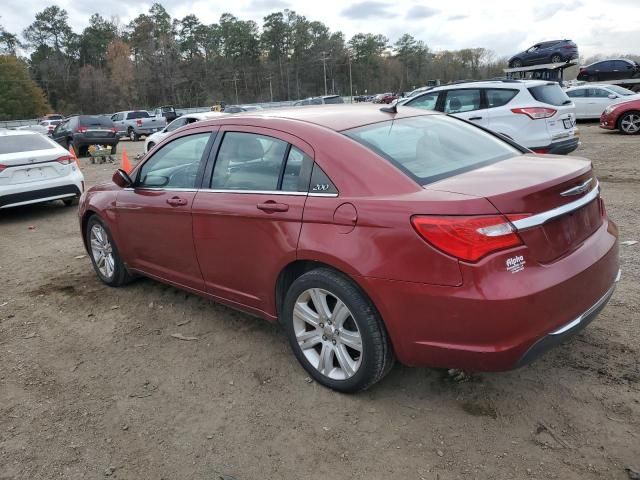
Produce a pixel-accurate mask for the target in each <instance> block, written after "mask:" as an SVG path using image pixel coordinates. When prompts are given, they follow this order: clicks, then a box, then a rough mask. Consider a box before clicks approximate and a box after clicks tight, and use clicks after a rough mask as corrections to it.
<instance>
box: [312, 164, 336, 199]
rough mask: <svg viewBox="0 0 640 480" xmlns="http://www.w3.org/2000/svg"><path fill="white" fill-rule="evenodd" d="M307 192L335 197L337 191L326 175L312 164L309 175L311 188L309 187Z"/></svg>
mask: <svg viewBox="0 0 640 480" xmlns="http://www.w3.org/2000/svg"><path fill="white" fill-rule="evenodd" d="M309 192H310V193H324V194H329V195H337V194H338V189H337V188H336V186H335V185H334V184H333V182H332V181H331V179H330V178H329V177H328V176H327V174H326V173H324V170H322V169H321V168H320V167H319V166H318V165H317V164H314V165H313V172H312V173H311V186H310V187H309Z"/></svg>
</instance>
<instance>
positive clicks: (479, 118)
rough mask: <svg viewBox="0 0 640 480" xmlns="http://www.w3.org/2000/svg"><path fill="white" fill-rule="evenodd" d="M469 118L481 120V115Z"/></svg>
mask: <svg viewBox="0 0 640 480" xmlns="http://www.w3.org/2000/svg"><path fill="white" fill-rule="evenodd" d="M469 120H482V117H471V118H470V119H469Z"/></svg>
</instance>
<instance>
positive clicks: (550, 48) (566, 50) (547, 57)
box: [509, 40, 578, 68]
mask: <svg viewBox="0 0 640 480" xmlns="http://www.w3.org/2000/svg"><path fill="white" fill-rule="evenodd" d="M574 58H578V46H577V45H576V44H575V43H573V42H572V41H571V40H552V41H549V42H541V43H536V44H535V45H534V46H532V47H530V48H528V49H526V50H525V51H524V52H520V53H517V54H515V55H514V56H513V57H511V58H510V59H509V67H511V68H518V67H526V66H530V65H541V64H544V63H560V62H568V61H570V60H573V59H574Z"/></svg>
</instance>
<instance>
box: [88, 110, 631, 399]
mask: <svg viewBox="0 0 640 480" xmlns="http://www.w3.org/2000/svg"><path fill="white" fill-rule="evenodd" d="M79 215H80V225H81V231H82V236H83V239H84V242H85V246H86V248H87V251H88V253H89V255H90V258H91V260H92V262H93V265H94V268H95V271H96V273H97V275H98V277H99V278H100V279H101V280H102V281H103V282H104V283H106V284H107V285H110V286H114V287H117V286H121V285H124V284H125V283H127V282H128V281H130V280H131V279H132V278H133V277H134V276H136V275H143V276H147V277H151V278H154V279H156V280H159V281H162V282H166V283H169V284H171V285H174V286H176V287H179V288H182V289H185V290H188V291H190V292H193V293H196V294H198V295H202V296H205V297H208V298H211V299H213V300H215V301H219V302H221V303H224V304H227V305H229V306H232V307H234V308H238V309H241V310H244V311H246V312H249V313H251V314H253V315H257V316H259V317H262V318H265V319H267V320H269V321H272V322H276V321H279V322H280V323H281V324H282V325H283V327H284V329H285V331H286V333H287V336H288V338H289V342H290V344H291V347H292V349H293V352H294V354H295V355H296V357H297V358H298V360H299V361H300V363H301V364H302V366H303V367H304V368H305V369H306V370H307V371H308V372H309V374H310V375H311V376H312V377H313V378H314V379H315V380H316V381H318V382H319V383H321V384H323V385H325V386H328V387H330V388H333V389H336V390H339V391H343V392H354V391H359V390H363V389H365V388H367V387H369V386H371V385H372V384H374V383H375V382H377V381H378V380H380V379H381V378H382V377H384V375H385V374H386V373H387V372H388V371H389V369H390V368H391V366H392V364H393V361H394V359H398V360H399V361H401V362H403V363H405V364H407V365H415V366H430V367H457V368H466V369H472V370H506V369H511V368H514V367H518V366H521V365H524V364H526V363H528V362H530V361H531V360H533V359H534V358H536V357H537V356H538V355H539V354H540V353H541V352H543V351H544V350H546V349H547V348H549V347H551V346H553V345H556V344H558V343H560V342H561V341H563V340H564V339H566V338H567V337H568V336H570V335H572V334H574V333H575V332H577V331H579V330H580V329H582V328H583V327H584V326H585V325H586V324H587V323H589V322H590V321H591V320H592V319H593V318H594V317H595V316H596V314H597V313H598V312H599V311H600V310H601V309H602V308H603V307H604V305H605V304H606V303H607V301H608V300H609V298H610V296H611V295H612V292H613V289H614V285H615V282H616V281H617V279H618V278H619V269H618V244H617V229H616V226H615V224H614V223H613V222H612V221H611V220H609V218H608V216H607V214H606V212H605V209H604V205H603V202H602V199H601V198H600V189H599V186H598V181H597V179H596V178H595V176H594V173H593V170H592V168H591V162H589V161H588V160H583V159H579V158H567V157H562V156H553V155H535V154H532V153H531V152H530V151H528V150H526V149H524V148H522V147H519V146H518V145H516V144H514V143H512V142H510V141H509V140H507V139H505V138H502V137H500V136H498V135H494V134H492V133H490V132H488V131H486V130H484V129H481V128H479V127H476V126H474V125H471V124H469V123H468V122H465V121H463V120H459V119H457V118H453V117H449V116H447V115H443V114H440V113H436V112H427V111H424V110H418V109H412V108H409V107H406V108H400V109H399V110H394V109H393V108H385V109H382V110H381V109H380V108H378V107H376V106H373V105H365V106H361V105H339V106H338V105H336V106H324V107H317V108H313V109H280V110H275V109H274V110H272V111H265V112H261V113H259V114H250V115H249V114H246V115H242V116H228V117H220V118H218V119H215V120H210V121H202V122H198V123H196V124H192V125H189V126H186V127H183V128H181V129H179V130H176V131H175V132H174V133H173V134H172V135H171V136H169V137H167V138H166V139H165V140H163V141H162V142H161V143H160V144H158V145H157V146H156V147H155V148H154V149H153V150H152V151H151V152H150V153H149V154H148V155H147V156H146V157H145V158H144V159H143V160H142V162H141V163H140V164H139V165H137V167H136V168H135V169H134V170H133V171H132V172H131V174H127V173H125V172H124V171H122V170H119V171H117V172H116V173H115V174H114V176H113V182H111V183H107V184H103V185H98V186H95V187H93V188H91V189H89V190H88V191H87V192H86V193H85V194H84V195H83V197H82V199H81V204H80V208H79Z"/></svg>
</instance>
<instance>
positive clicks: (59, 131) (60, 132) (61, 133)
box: [51, 119, 69, 148]
mask: <svg viewBox="0 0 640 480" xmlns="http://www.w3.org/2000/svg"><path fill="white" fill-rule="evenodd" d="M68 128H69V119H67V120H64V121H62V122H61V123H59V124H58V126H57V127H56V128H55V130H54V131H53V133H52V134H51V137H52V138H53V139H54V140H55V141H56V142H58V143H59V144H60V145H62V146H63V147H65V148H66V146H67V135H66V131H67V129H68Z"/></svg>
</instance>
